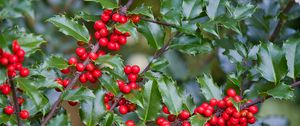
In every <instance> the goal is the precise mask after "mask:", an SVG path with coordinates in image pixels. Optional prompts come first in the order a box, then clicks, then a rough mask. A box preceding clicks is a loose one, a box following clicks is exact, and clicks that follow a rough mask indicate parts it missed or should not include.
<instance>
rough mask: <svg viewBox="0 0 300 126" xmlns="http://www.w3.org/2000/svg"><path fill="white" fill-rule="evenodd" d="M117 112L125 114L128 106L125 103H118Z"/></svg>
mask: <svg viewBox="0 0 300 126" xmlns="http://www.w3.org/2000/svg"><path fill="white" fill-rule="evenodd" d="M119 112H120V113H121V114H122V115H124V114H127V113H128V108H127V106H126V105H120V106H119Z"/></svg>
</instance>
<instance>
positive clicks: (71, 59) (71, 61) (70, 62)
mask: <svg viewBox="0 0 300 126" xmlns="http://www.w3.org/2000/svg"><path fill="white" fill-rule="evenodd" d="M68 63H69V65H75V64H76V63H77V59H76V58H75V57H71V58H70V59H69V60H68Z"/></svg>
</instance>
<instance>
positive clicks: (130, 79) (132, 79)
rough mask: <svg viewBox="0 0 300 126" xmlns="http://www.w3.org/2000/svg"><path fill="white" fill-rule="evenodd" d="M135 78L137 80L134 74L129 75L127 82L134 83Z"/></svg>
mask: <svg viewBox="0 0 300 126" xmlns="http://www.w3.org/2000/svg"><path fill="white" fill-rule="evenodd" d="M137 78H138V76H137V75H136V74H129V75H128V80H129V81H130V82H136V80H137Z"/></svg>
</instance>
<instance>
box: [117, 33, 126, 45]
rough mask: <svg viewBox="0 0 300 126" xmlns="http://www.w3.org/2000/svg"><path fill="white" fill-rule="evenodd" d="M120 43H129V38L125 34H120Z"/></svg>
mask: <svg viewBox="0 0 300 126" xmlns="http://www.w3.org/2000/svg"><path fill="white" fill-rule="evenodd" d="M118 43H119V44H120V45H125V44H126V43H127V38H126V37H125V36H123V35H120V36H119V37H118Z"/></svg>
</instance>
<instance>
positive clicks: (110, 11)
mask: <svg viewBox="0 0 300 126" xmlns="http://www.w3.org/2000/svg"><path fill="white" fill-rule="evenodd" d="M103 13H104V14H108V15H110V14H111V13H112V10H110V9H105V10H103Z"/></svg>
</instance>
